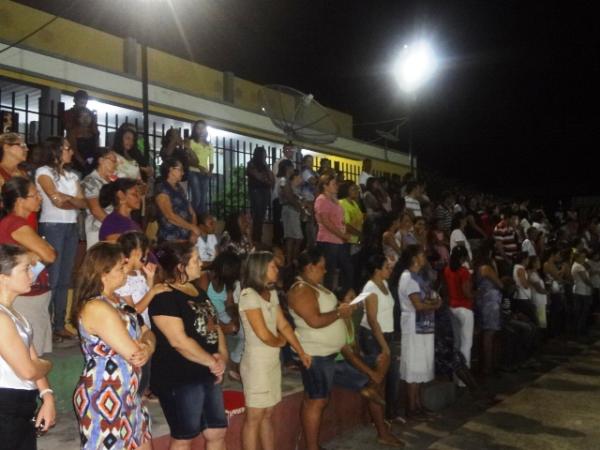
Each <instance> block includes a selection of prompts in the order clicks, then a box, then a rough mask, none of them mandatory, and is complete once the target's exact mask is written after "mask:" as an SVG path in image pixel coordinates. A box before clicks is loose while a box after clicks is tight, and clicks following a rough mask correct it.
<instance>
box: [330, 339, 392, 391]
mask: <svg viewBox="0 0 600 450" xmlns="http://www.w3.org/2000/svg"><path fill="white" fill-rule="evenodd" d="M340 352H341V353H342V356H343V357H344V359H345V360H346V361H348V362H349V363H350V364H352V365H353V366H354V367H356V368H357V369H358V370H360V371H361V372H362V373H364V374H365V375H366V376H368V377H369V379H370V380H371V381H373V382H374V383H375V384H379V383H381V382H382V381H383V379H384V378H385V373H378V372H377V371H375V370H373V369H371V368H370V367H369V366H368V365H367V364H366V363H365V362H364V361H363V360H362V358H361V357H360V356H359V355H358V354H357V353H356V352H355V351H354V349H353V348H352V347H351V346H350V345H348V344H346V345H344V346H343V347H342V349H341V350H340ZM382 372H383V371H382Z"/></svg>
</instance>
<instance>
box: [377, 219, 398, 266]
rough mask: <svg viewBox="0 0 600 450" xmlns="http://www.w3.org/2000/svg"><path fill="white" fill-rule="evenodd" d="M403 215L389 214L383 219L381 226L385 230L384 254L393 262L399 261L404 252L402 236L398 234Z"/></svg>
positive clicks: (382, 237) (383, 239)
mask: <svg viewBox="0 0 600 450" xmlns="http://www.w3.org/2000/svg"><path fill="white" fill-rule="evenodd" d="M401 223H402V216H401V215H400V214H394V213H391V214H387V215H385V216H384V217H383V219H382V224H381V228H382V229H383V230H384V231H383V235H382V236H381V240H382V243H381V244H382V247H383V254H384V255H385V256H386V258H387V259H388V260H389V261H390V262H391V263H392V264H395V263H396V261H398V257H399V256H400V253H402V236H401V235H400V236H397V235H396V233H398V231H400V226H401Z"/></svg>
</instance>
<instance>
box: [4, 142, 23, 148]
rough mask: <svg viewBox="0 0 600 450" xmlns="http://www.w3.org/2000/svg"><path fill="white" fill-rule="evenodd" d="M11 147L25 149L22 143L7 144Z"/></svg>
mask: <svg viewBox="0 0 600 450" xmlns="http://www.w3.org/2000/svg"><path fill="white" fill-rule="evenodd" d="M8 145H10V146H12V147H21V148H27V144H26V143H24V142H15V143H14V144H8Z"/></svg>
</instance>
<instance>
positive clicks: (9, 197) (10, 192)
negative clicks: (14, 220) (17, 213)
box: [0, 177, 33, 217]
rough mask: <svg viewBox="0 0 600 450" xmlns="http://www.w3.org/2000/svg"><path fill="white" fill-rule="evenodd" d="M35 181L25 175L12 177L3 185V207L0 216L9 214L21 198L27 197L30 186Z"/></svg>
mask: <svg viewBox="0 0 600 450" xmlns="http://www.w3.org/2000/svg"><path fill="white" fill-rule="evenodd" d="M32 184H33V182H32V181H31V180H29V179H27V178H24V177H12V178H11V179H10V180H8V181H7V182H6V183H4V185H3V186H2V209H1V210H0V217H4V216H7V215H8V214H10V213H11V212H12V210H13V209H14V207H15V204H16V203H17V200H18V199H20V198H27V195H29V187H30V186H31V185H32Z"/></svg>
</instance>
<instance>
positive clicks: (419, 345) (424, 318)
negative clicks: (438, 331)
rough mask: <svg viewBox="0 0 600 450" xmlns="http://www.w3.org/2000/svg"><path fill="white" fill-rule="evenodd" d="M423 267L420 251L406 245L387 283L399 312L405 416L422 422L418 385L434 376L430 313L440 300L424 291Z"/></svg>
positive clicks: (438, 304) (423, 256)
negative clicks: (394, 292)
mask: <svg viewBox="0 0 600 450" xmlns="http://www.w3.org/2000/svg"><path fill="white" fill-rule="evenodd" d="M426 264H427V258H426V257H425V252H424V250H423V249H422V248H421V247H420V246H419V245H409V246H408V247H406V248H405V249H404V250H403V252H402V255H401V257H400V260H399V261H398V264H397V265H396V267H395V268H394V276H393V277H392V281H391V284H392V289H396V292H397V293H398V302H399V303H400V307H401V310H402V315H401V319H400V324H401V326H400V329H401V330H402V353H401V356H400V378H401V379H402V380H404V381H406V383H407V391H408V408H407V416H408V417H411V418H416V419H420V418H424V416H425V414H426V412H427V411H426V409H425V408H424V407H423V400H422V391H421V385H422V384H423V383H427V382H429V381H431V380H433V378H434V376H435V373H434V326H435V322H434V320H435V319H434V317H435V316H434V313H435V310H436V309H438V308H439V307H440V305H441V300H440V297H439V296H437V295H436V293H435V291H432V290H430V289H427V288H426V286H425V283H423V281H422V279H421V278H420V276H419V272H420V271H421V270H422V269H423V267H425V265H426ZM395 280H398V281H397V282H394V281H395ZM396 283H397V284H396Z"/></svg>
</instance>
